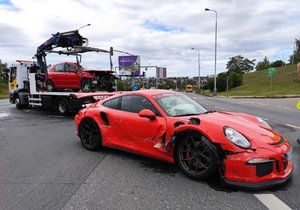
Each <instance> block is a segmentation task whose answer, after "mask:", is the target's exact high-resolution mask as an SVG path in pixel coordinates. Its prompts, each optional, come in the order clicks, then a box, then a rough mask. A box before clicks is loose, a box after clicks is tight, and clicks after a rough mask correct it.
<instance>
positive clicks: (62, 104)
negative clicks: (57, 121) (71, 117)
mask: <svg viewBox="0 0 300 210" xmlns="http://www.w3.org/2000/svg"><path fill="white" fill-rule="evenodd" d="M57 111H58V113H59V114H61V115H67V114H68V113H69V106H68V102H67V100H66V99H64V98H62V99H59V100H58V101H57Z"/></svg>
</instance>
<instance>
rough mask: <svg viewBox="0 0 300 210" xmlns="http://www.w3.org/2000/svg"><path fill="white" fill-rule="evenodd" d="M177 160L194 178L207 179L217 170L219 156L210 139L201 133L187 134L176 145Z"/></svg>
mask: <svg viewBox="0 0 300 210" xmlns="http://www.w3.org/2000/svg"><path fill="white" fill-rule="evenodd" d="M174 152H175V153H174V155H175V161H176V163H177V165H178V166H179V168H180V169H181V170H182V171H183V173H184V174H186V175H187V176H188V177H189V178H192V179H196V180H199V179H206V178H208V177H210V176H212V175H215V174H216V172H217V156H216V154H215V152H214V148H213V145H212V144H211V143H210V141H209V140H208V139H207V138H206V137H204V136H203V135H201V134H199V133H190V134H187V135H185V136H184V137H183V138H182V139H181V140H180V141H179V142H177V143H176V145H175V151H174Z"/></svg>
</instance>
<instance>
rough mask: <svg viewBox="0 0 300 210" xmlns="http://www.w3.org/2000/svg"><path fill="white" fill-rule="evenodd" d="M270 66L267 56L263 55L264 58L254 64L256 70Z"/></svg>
mask: <svg viewBox="0 0 300 210" xmlns="http://www.w3.org/2000/svg"><path fill="white" fill-rule="evenodd" d="M269 67H270V61H269V59H268V58H267V56H265V57H264V59H263V60H262V61H259V62H258V63H257V64H256V67H255V69H256V70H257V71H259V70H264V69H267V68H269Z"/></svg>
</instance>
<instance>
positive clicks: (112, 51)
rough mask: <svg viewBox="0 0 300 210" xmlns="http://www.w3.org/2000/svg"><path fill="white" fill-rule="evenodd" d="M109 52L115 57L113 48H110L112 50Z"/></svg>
mask: <svg viewBox="0 0 300 210" xmlns="http://www.w3.org/2000/svg"><path fill="white" fill-rule="evenodd" d="M109 51H110V55H111V56H113V55H114V48H113V47H110V50H109Z"/></svg>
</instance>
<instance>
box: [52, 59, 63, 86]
mask: <svg viewBox="0 0 300 210" xmlns="http://www.w3.org/2000/svg"><path fill="white" fill-rule="evenodd" d="M64 66H65V64H64V63H60V64H56V65H55V66H54V74H52V75H51V77H52V78H51V79H52V81H53V82H54V85H55V87H58V88H61V87H62V86H63V85H64Z"/></svg>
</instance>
